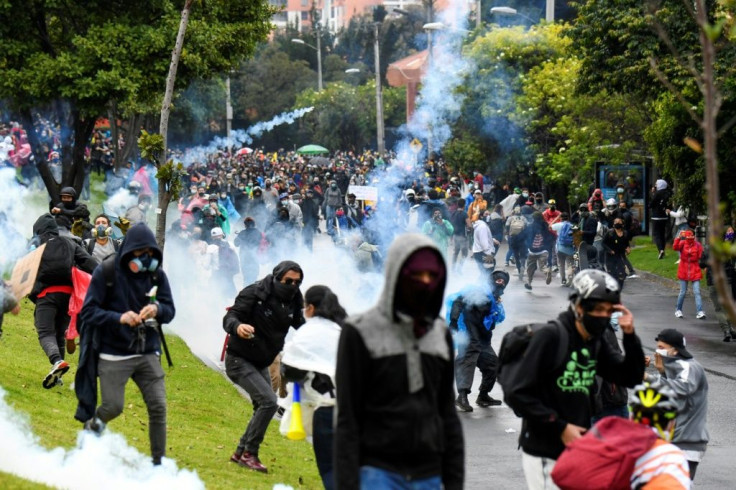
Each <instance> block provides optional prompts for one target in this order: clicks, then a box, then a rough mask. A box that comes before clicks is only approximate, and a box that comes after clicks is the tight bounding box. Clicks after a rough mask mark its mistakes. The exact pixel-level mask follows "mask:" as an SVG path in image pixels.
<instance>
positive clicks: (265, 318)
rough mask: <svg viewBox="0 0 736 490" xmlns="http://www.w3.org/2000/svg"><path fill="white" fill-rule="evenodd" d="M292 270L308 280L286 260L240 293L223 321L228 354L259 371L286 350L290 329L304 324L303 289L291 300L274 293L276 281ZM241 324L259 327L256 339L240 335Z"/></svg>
mask: <svg viewBox="0 0 736 490" xmlns="http://www.w3.org/2000/svg"><path fill="white" fill-rule="evenodd" d="M290 270H295V271H298V272H299V273H300V274H301V276H302V278H303V277H304V274H303V273H302V269H301V267H299V264H297V263H296V262H292V261H290V260H285V261H283V262H281V263H279V264H278V265H277V266H276V267H274V269H273V273H271V274H269V275H267V276H266V277H264V278H263V279H261V280H260V281H256V282H254V283H253V284H251V285H249V286H247V287H246V288H245V289H243V290H242V291H240V293H239V294H238V296H237V298H235V303H234V304H233V306H232V307H231V308H230V309H229V310H228V312H227V313H226V314H225V317H224V318H223V319H222V328H223V329H224V330H225V331H226V332H227V333H229V334H230V340H229V341H228V344H227V353H228V355H233V356H237V357H240V358H242V359H245V360H246V361H248V362H250V363H251V364H253V366H255V367H256V368H258V369H263V368H266V367H268V366H270V365H271V363H272V362H273V360H274V359H275V358H276V356H277V355H278V354H279V352H281V350H282V349H283V348H284V339H285V338H286V334H287V332H288V331H289V327H294V328H299V327H300V326H301V325H302V324H304V315H303V314H302V308H304V298H303V297H302V293H301V292H300V291H299V289H297V290H296V293H295V294H294V296H293V298H291V300H283V299H281V298H279V297H278V295H277V294H276V292H275V291H274V282H278V281H280V280H281V278H282V277H283V276H284V274H286V272H288V271H290ZM241 323H246V324H249V325H253V327H255V332H254V336H253V338H251V339H242V338H240V337H239V336H238V333H237V332H238V325H240V324H241Z"/></svg>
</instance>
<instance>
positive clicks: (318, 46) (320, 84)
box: [291, 31, 322, 92]
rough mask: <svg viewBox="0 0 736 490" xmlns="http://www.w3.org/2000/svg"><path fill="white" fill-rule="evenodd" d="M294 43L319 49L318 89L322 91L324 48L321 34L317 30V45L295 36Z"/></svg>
mask: <svg viewBox="0 0 736 490" xmlns="http://www.w3.org/2000/svg"><path fill="white" fill-rule="evenodd" d="M291 42H293V43H294V44H303V45H304V46H308V47H310V48H312V49H314V50H315V51H317V91H318V92H322V49H320V35H319V31H317V46H312V45H311V44H309V43H306V42H304V40H303V39H298V38H294V39H292V40H291Z"/></svg>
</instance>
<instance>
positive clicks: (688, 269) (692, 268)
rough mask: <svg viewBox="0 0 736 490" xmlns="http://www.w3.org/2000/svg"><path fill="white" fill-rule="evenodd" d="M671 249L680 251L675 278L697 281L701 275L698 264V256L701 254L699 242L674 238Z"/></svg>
mask: <svg viewBox="0 0 736 490" xmlns="http://www.w3.org/2000/svg"><path fill="white" fill-rule="evenodd" d="M672 249H673V250H677V251H678V252H680V265H679V266H678V267H677V278H678V279H679V280H681V281H699V280H700V279H701V278H702V277H703V274H702V272H701V270H700V265H698V263H699V262H700V257H701V256H702V255H703V246H702V245H701V244H700V242H699V241H697V240H681V239H680V238H675V243H673V244H672Z"/></svg>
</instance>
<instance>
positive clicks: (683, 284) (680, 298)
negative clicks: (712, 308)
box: [677, 280, 703, 311]
mask: <svg viewBox="0 0 736 490" xmlns="http://www.w3.org/2000/svg"><path fill="white" fill-rule="evenodd" d="M688 284H692V285H693V294H694V295H695V310H697V311H703V299H702V298H701V297H700V281H682V280H680V294H679V295H677V309H678V310H682V304H683V303H684V302H685V293H687V285H688Z"/></svg>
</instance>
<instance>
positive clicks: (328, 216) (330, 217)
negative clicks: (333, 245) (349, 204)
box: [325, 180, 345, 239]
mask: <svg viewBox="0 0 736 490" xmlns="http://www.w3.org/2000/svg"><path fill="white" fill-rule="evenodd" d="M343 204H345V200H344V199H343V196H342V192H340V189H339V188H338V187H337V182H336V181H334V180H331V181H330V187H328V188H327V190H326V191H325V220H326V221H327V234H328V235H330V236H331V237H333V239H334V238H335V213H336V212H337V208H339V207H341V206H342V205H343Z"/></svg>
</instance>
